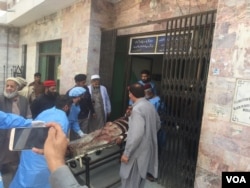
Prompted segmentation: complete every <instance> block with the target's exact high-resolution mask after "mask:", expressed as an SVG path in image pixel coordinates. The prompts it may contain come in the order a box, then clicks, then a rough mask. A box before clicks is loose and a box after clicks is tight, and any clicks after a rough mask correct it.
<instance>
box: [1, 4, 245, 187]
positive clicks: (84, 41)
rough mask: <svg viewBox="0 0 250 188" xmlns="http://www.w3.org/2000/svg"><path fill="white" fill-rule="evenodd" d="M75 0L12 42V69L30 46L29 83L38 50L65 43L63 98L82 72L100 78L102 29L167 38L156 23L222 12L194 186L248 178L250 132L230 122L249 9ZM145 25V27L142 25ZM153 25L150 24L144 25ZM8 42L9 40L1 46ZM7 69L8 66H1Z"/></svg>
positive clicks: (242, 67) (22, 30)
mask: <svg viewBox="0 0 250 188" xmlns="http://www.w3.org/2000/svg"><path fill="white" fill-rule="evenodd" d="M157 3H158V4H157V6H155V7H152V6H151V8H150V1H149V0H122V1H120V2H119V3H116V4H111V3H108V2H106V1H90V0H87V1H86V0H82V1H77V3H76V4H74V5H73V6H71V7H69V8H66V9H64V10H61V11H60V12H57V13H56V14H53V15H48V16H46V17H45V19H41V20H37V21H36V22H34V23H31V24H29V25H27V26H25V27H22V28H20V42H19V41H18V39H19V37H18V35H14V36H13V44H14V45H13V46H12V49H13V51H12V52H11V53H12V54H11V57H12V60H11V61H12V62H15V61H16V60H15V58H19V63H20V62H21V57H20V54H21V48H20V50H19V55H17V54H16V53H15V49H16V47H15V46H16V45H19V47H21V46H22V45H23V44H27V45H28V59H27V61H28V62H27V63H28V68H27V79H28V81H32V80H33V74H34V72H35V71H36V70H37V43H38V42H42V41H43V42H44V41H49V40H55V39H62V58H61V66H60V79H61V90H60V91H61V92H65V91H66V90H67V89H68V88H69V87H71V86H72V85H73V84H74V82H73V77H74V75H75V74H77V73H87V74H88V75H91V74H95V73H98V72H99V71H101V70H99V57H100V56H99V53H100V43H101V31H102V29H105V30H107V29H114V28H117V29H118V35H129V34H138V33H144V32H153V31H163V30H165V25H164V24H162V23H154V24H151V22H154V21H157V20H164V19H168V18H172V17H178V16H183V15H187V14H193V13H198V12H204V11H209V10H214V9H217V11H218V13H217V20H216V29H215V34H214V41H213V50H212V57H211V62H210V70H209V77H208V83H207V92H206V98H205V107H204V115H203V123H202V130H201V138H200V146H199V155H198V163H197V174H196V181H195V187H197V188H203V187H213V188H214V187H221V172H222V171H249V170H250V166H249V164H250V158H249V156H250V155H249V154H250V149H249V141H250V140H249V133H250V128H249V126H246V125H240V124H235V123H232V122H231V121H230V118H231V111H232V103H233V96H234V93H235V87H236V86H235V84H236V79H237V78H244V79H249V78H250V74H249V71H247V70H249V65H250V64H249V45H250V41H249V37H250V36H249V29H250V25H249V17H250V13H249V4H248V3H247V1H246V0H242V1H233V0H228V1H223V0H185V1H184V0H177V1H172V0H171V1H170V0H158V1H157ZM140 24H144V26H142V25H140ZM145 24H148V25H145ZM0 32H1V35H0V37H1V40H0V41H1V42H0V43H1V46H0V54H3V56H2V55H1V56H0V58H1V59H0V60H1V62H6V55H4V54H5V52H6V45H7V43H6V42H2V41H4V40H6V39H7V38H6V32H5V31H4V29H2V28H1V27H0ZM2 39H3V40H2ZM1 65H2V64H1Z"/></svg>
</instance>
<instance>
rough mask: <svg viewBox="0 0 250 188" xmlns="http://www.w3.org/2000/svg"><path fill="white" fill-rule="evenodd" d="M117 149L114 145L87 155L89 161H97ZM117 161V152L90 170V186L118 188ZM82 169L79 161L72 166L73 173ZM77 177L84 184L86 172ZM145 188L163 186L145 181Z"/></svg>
mask: <svg viewBox="0 0 250 188" xmlns="http://www.w3.org/2000/svg"><path fill="white" fill-rule="evenodd" d="M118 150H119V147H117V146H115V147H111V148H108V149H105V150H102V152H101V154H100V155H96V154H95V153H93V154H90V155H89V157H90V158H91V161H96V160H97V161H98V160H100V158H105V156H108V155H110V154H112V153H115V152H116V151H118ZM114 156H116V155H114ZM119 161H120V157H119V154H117V158H116V159H113V160H111V161H109V162H104V164H102V165H100V166H98V167H97V168H95V169H92V170H90V188H119V187H120V185H121V184H120V177H119V169H120V163H119ZM100 162H102V161H100ZM90 167H91V166H90ZM84 169H85V167H84V165H83V167H82V168H81V167H80V165H79V163H78V162H77V167H76V168H73V169H72V170H73V172H74V173H77V172H80V171H81V170H84ZM77 179H78V181H79V183H80V184H84V183H85V182H86V174H85V173H82V174H80V175H79V176H77ZM145 188H163V186H161V185H159V184H157V183H156V182H150V181H147V182H146V186H145Z"/></svg>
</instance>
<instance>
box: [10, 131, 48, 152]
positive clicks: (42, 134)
mask: <svg viewBox="0 0 250 188" xmlns="http://www.w3.org/2000/svg"><path fill="white" fill-rule="evenodd" d="M48 130H49V127H23V128H13V129H11V134H10V142H9V149H10V150H11V151H20V150H29V149H32V148H33V147H36V148H41V149H42V148H43V147H44V143H45V140H46V138H47V136H48Z"/></svg>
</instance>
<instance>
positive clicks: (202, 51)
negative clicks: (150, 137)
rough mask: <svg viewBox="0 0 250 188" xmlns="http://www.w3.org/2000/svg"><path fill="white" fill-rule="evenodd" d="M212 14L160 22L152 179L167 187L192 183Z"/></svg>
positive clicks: (211, 29) (207, 65)
mask: <svg viewBox="0 0 250 188" xmlns="http://www.w3.org/2000/svg"><path fill="white" fill-rule="evenodd" d="M215 16H216V11H210V12H204V13H199V14H195V15H189V16H185V17H179V18H174V19H170V20H167V23H166V38H165V55H164V57H163V71H162V83H161V94H162V97H163V99H164V101H165V103H166V105H167V109H168V111H167V115H166V117H165V120H166V121H165V122H166V123H165V124H164V125H163V130H164V133H165V134H162V135H163V138H166V140H165V145H164V146H162V147H161V150H160V151H161V155H160V156H159V177H158V181H159V183H160V184H162V185H163V186H165V187H168V188H191V187H194V179H195V171H196V163H197V155H198V145H199V138H200V129H201V122H202V114H203V105H204V96H205V91H206V82H207V75H208V69H209V61H210V53H211V48H212V39H213V31H214V23H215ZM163 140H164V139H163Z"/></svg>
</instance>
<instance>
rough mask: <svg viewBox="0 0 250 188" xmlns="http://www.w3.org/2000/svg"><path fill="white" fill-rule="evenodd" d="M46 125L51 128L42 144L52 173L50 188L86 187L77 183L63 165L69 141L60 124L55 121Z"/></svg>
mask: <svg viewBox="0 0 250 188" xmlns="http://www.w3.org/2000/svg"><path fill="white" fill-rule="evenodd" d="M48 126H51V128H50V129H49V132H48V137H47V139H46V141H45V144H44V155H45V158H46V160H47V163H48V167H49V169H50V171H51V173H52V174H51V177H50V182H51V185H52V188H87V187H86V186H80V185H79V184H78V183H77V181H76V179H75V178H74V176H73V174H71V173H70V171H69V169H68V167H67V166H66V165H65V159H64V156H65V153H66V149H67V145H68V142H69V141H68V139H67V137H66V135H65V134H64V132H63V131H62V128H61V126H60V125H59V124H56V123H50V124H48ZM65 177H67V178H66V179H65Z"/></svg>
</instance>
